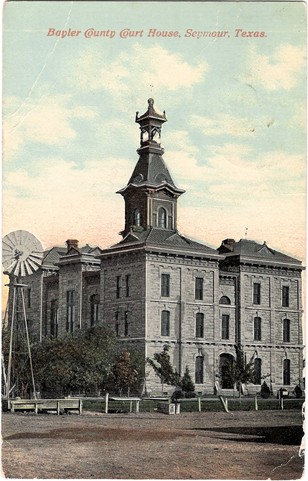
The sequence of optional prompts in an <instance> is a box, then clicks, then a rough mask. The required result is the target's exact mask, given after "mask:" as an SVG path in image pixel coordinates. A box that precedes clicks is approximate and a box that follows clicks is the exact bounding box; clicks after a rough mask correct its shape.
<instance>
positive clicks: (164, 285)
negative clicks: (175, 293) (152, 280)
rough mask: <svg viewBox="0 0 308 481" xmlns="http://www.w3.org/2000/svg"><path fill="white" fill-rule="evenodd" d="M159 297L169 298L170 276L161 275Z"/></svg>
mask: <svg viewBox="0 0 308 481" xmlns="http://www.w3.org/2000/svg"><path fill="white" fill-rule="evenodd" d="M161 296H162V297H170V275H169V274H162V275H161Z"/></svg>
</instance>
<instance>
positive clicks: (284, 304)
mask: <svg viewBox="0 0 308 481" xmlns="http://www.w3.org/2000/svg"><path fill="white" fill-rule="evenodd" d="M282 307H289V286H282Z"/></svg>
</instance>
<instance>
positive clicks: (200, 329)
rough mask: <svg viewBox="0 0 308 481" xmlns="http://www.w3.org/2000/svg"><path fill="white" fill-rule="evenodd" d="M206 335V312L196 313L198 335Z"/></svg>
mask: <svg viewBox="0 0 308 481" xmlns="http://www.w3.org/2000/svg"><path fill="white" fill-rule="evenodd" d="M203 336H204V314H203V313H202V312H197V314H196V337H203Z"/></svg>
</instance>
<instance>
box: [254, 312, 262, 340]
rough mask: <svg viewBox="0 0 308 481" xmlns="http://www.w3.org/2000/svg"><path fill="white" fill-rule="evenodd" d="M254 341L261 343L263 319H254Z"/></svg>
mask: <svg viewBox="0 0 308 481" xmlns="http://www.w3.org/2000/svg"><path fill="white" fill-rule="evenodd" d="M253 322H254V340H255V341H261V322H262V321H261V317H255V318H254V321H253Z"/></svg>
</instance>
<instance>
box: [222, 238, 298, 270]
mask: <svg viewBox="0 0 308 481" xmlns="http://www.w3.org/2000/svg"><path fill="white" fill-rule="evenodd" d="M217 250H218V252H219V253H220V254H223V255H225V258H226V260H228V259H229V258H230V259H232V258H237V259H239V260H240V261H251V262H253V261H256V262H262V263H263V264H266V263H269V264H273V263H274V264H288V265H290V266H298V267H299V268H301V264H302V263H301V261H300V260H298V259H295V258H294V257H290V256H288V255H286V254H283V253H282V252H279V251H277V250H275V249H272V248H271V247H269V246H268V245H267V244H266V242H264V243H263V244H259V243H258V242H256V241H254V240H250V239H240V240H239V241H238V242H235V241H234V240H233V239H226V240H225V241H223V242H222V244H221V246H220V247H219V248H218V249H217Z"/></svg>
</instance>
